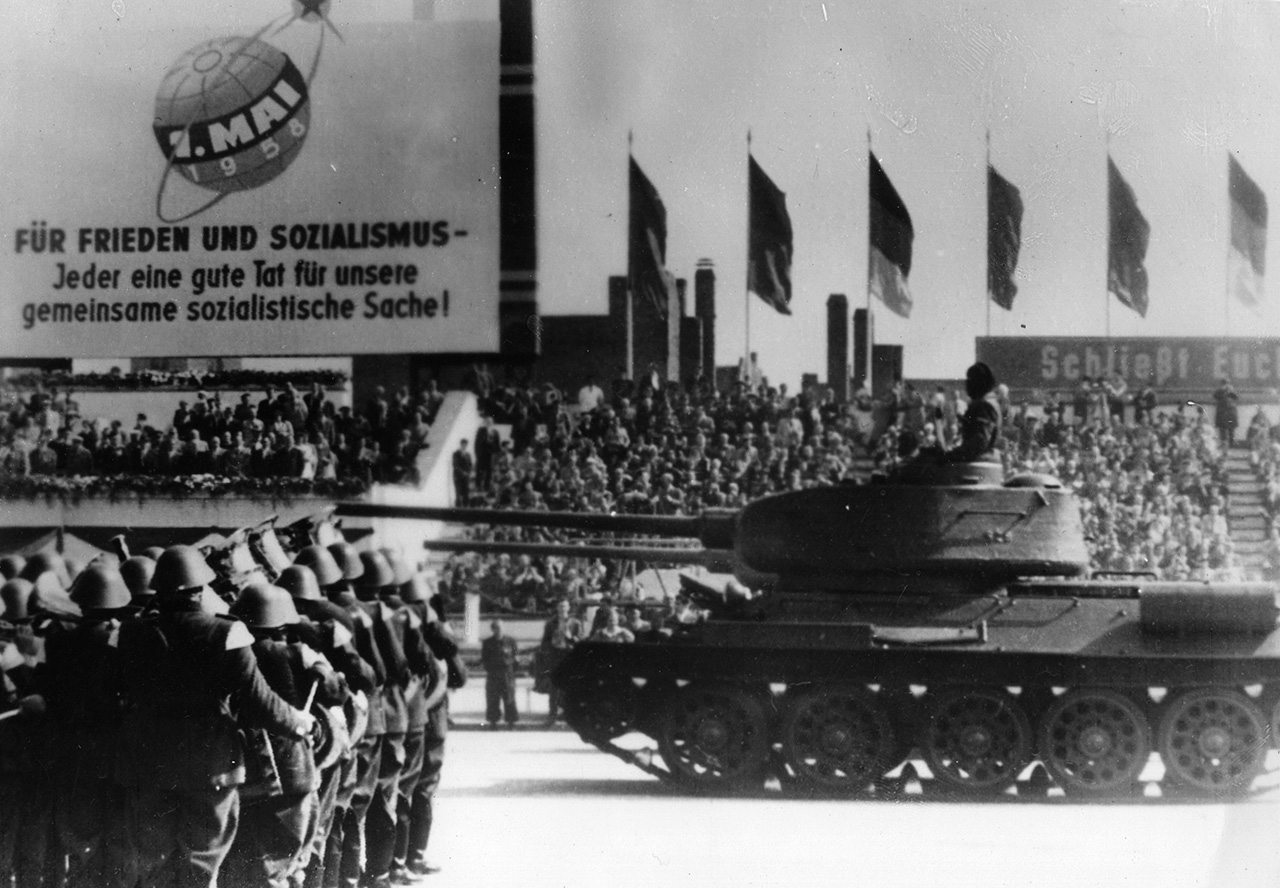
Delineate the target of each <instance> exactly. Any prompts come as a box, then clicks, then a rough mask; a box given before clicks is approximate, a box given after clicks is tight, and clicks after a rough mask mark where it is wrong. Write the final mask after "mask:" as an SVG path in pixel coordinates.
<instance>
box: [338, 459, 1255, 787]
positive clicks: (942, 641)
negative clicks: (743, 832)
mask: <svg viewBox="0 0 1280 888" xmlns="http://www.w3.org/2000/svg"><path fill="white" fill-rule="evenodd" d="M338 514H340V515H342V514H345V515H353V516H356V515H362V516H389V515H398V516H402V517H412V518H424V519H433V520H446V521H457V522H465V523H475V524H489V525H496V524H516V525H537V526H543V527H562V528H580V529H584V530H590V531H595V532H605V531H620V532H623V533H628V534H637V533H639V534H651V535H655V536H662V537H677V538H688V539H689V544H690V545H695V544H694V543H693V540H697V541H698V544H697V547H696V548H692V549H678V548H671V547H670V546H671V543H669V542H668V543H667V545H666V546H665V547H664V546H660V545H659V544H658V543H657V542H655V543H654V544H653V545H644V546H634V545H633V546H626V547H619V546H606V545H598V544H597V545H573V544H535V543H477V542H469V541H452V542H448V541H442V542H441V543H436V544H429V545H432V546H433V547H434V548H454V549H462V548H466V549H480V550H486V549H487V550H490V551H508V552H526V553H531V554H535V553H552V552H555V553H561V554H566V555H580V556H595V557H599V556H602V555H604V556H613V557H627V558H638V559H640V560H643V561H650V562H665V563H679V562H684V563H701V564H708V565H713V566H714V565H727V566H729V567H731V568H732V570H733V572H734V574H735V575H736V577H737V578H738V580H737V581H733V582H730V583H729V584H728V585H727V586H724V587H722V588H720V591H717V590H716V587H715V584H711V583H704V582H700V581H699V580H698V579H697V578H696V577H695V578H692V579H689V580H687V581H686V582H685V583H684V584H683V585H684V586H685V588H686V591H687V592H688V593H690V594H692V595H693V596H694V597H695V599H696V600H697V602H698V604H699V605H700V606H701V608H702V613H701V615H700V616H699V617H698V618H696V619H695V620H694V621H692V622H680V621H668V622H667V623H665V625H663V626H662V627H661V629H658V630H655V631H654V632H652V633H650V634H649V635H648V636H647V637H642V638H640V639H638V640H637V642H636V643H634V644H616V643H608V642H599V641H584V642H581V643H579V644H578V645H577V646H576V647H575V648H574V649H573V650H572V652H571V653H570V654H569V655H568V657H567V658H566V659H565V660H564V661H563V662H562V664H561V665H560V666H559V668H558V669H557V670H556V672H555V674H554V676H553V680H554V682H555V684H556V685H557V686H558V687H559V688H560V689H561V690H562V692H563V697H564V701H565V703H564V706H565V717H566V720H567V721H568V723H569V724H570V725H571V726H572V727H573V728H574V729H575V730H576V731H577V732H578V733H579V735H580V736H581V737H582V738H583V739H584V740H586V741H588V742H590V743H592V744H594V745H596V746H598V747H600V748H601V749H604V750H606V751H608V752H611V753H613V754H615V755H618V756H620V757H622V758H623V759H625V760H627V761H629V762H631V763H632V764H635V765H637V766H639V767H641V768H643V769H644V770H646V771H648V772H650V773H653V774H656V775H658V776H660V777H662V778H663V779H667V780H672V781H676V782H678V783H681V784H684V785H686V786H689V787H694V788H716V787H721V788H729V787H733V788H741V787H750V786H761V785H763V784H764V782H765V781H767V780H768V779H769V778H770V777H774V778H776V779H777V780H778V781H780V783H781V784H782V786H783V787H784V788H796V789H800V790H804V791H808V792H822V793H849V794H870V795H876V794H882V795H884V794H894V793H896V792H898V791H901V790H902V789H903V788H904V786H906V787H907V788H910V789H911V790H912V791H915V789H916V783H915V779H914V778H915V777H923V779H922V780H921V784H920V785H921V787H924V788H927V790H928V791H929V792H932V791H934V790H935V789H939V790H940V789H952V790H958V791H961V792H968V793H992V792H1002V791H1011V790H1010V788H1011V787H1015V786H1016V787H1017V789H1016V792H1017V793H1019V794H1030V795H1040V796H1043V795H1045V794H1046V793H1047V792H1049V791H1050V790H1051V788H1052V787H1053V786H1056V787H1059V788H1060V789H1061V790H1062V791H1064V792H1065V793H1066V794H1068V795H1072V796H1077V797H1105V796H1133V797H1145V796H1155V795H1163V796H1168V795H1170V794H1185V795H1213V796H1221V795H1227V794H1241V793H1245V792H1247V791H1249V790H1250V789H1251V788H1257V785H1258V783H1259V782H1260V781H1256V780H1255V778H1257V777H1258V776H1259V775H1260V774H1261V773H1262V772H1263V770H1264V767H1265V765H1266V760H1267V758H1268V753H1269V750H1270V749H1271V748H1272V746H1273V745H1274V744H1275V739H1274V738H1275V737H1276V735H1277V728H1278V727H1280V725H1278V724H1277V722H1278V721H1280V632H1277V630H1276V622H1277V613H1278V611H1277V603H1276V593H1277V591H1280V590H1278V589H1277V588H1276V587H1275V586H1273V585H1272V584H1269V583H1205V582H1161V581H1157V580H1155V579H1152V578H1150V577H1147V576H1135V575H1105V576H1103V575H1099V576H1089V575H1088V570H1087V560H1088V559H1087V551H1086V547H1085V540H1084V534H1083V529H1082V524H1081V520H1080V514H1079V509H1078V506H1077V504H1076V502H1075V499H1074V497H1073V495H1072V494H1071V493H1070V492H1069V491H1066V490H1064V489H1062V487H1061V485H1060V484H1059V483H1058V482H1057V481H1056V480H1054V479H1052V478H1048V477H1045V476H1020V477H1015V478H1011V479H1010V480H1008V481H1003V480H1002V479H1001V477H1000V475H999V470H998V467H997V466H987V465H983V464H970V465H962V466H954V467H947V468H944V469H942V470H937V469H934V470H929V471H925V472H921V473H920V474H919V475H917V476H916V477H909V476H900V477H898V478H895V479H891V480H889V481H887V482H886V483H872V484H867V485H857V486H853V485H851V486H838V487H828V488H819V489H812V490H804V491H798V492H792V493H783V494H778V495H774V496H769V497H765V498H762V499H760V500H757V501H755V502H752V503H751V504H749V505H747V506H746V507H745V508H743V509H741V510H739V511H713V512H708V513H706V514H703V515H701V516H697V517H679V516H634V515H590V514H581V513H563V512H510V511H490V510H477V509H429V508H396V507H383V506H373V505H365V504H346V505H342V506H340V507H339V509H338ZM750 590H754V591H750ZM686 619H687V618H686ZM636 732H638V733H639V734H642V735H645V736H646V737H648V738H651V741H656V747H657V748H656V750H654V749H653V748H652V743H651V744H650V745H649V746H648V747H642V748H639V749H636V748H635V746H636V744H635V742H633V741H634V737H633V738H632V739H631V740H629V741H627V743H625V744H622V745H620V744H619V743H617V742H616V741H617V739H618V738H621V737H622V736H623V735H626V734H633V733H636ZM655 752H656V753H658V755H655V754H654V753H655ZM1153 752H1155V753H1158V757H1159V761H1160V762H1161V763H1162V765H1163V768H1162V769H1161V768H1160V767H1154V766H1153V765H1154V762H1153V761H1152V758H1153V757H1152V753H1153ZM920 760H923V762H924V764H925V765H926V766H927V773H924V772H921V771H920V769H919V768H918V764H917V763H918V762H919V761H920ZM906 761H909V763H908V764H906V765H905V766H904V765H903V763H904V762H906ZM1036 762H1039V763H1040V764H1042V765H1043V770H1041V769H1040V768H1038V767H1032V766H1033V765H1034V764H1035V763H1036ZM900 766H901V770H899V768H900ZM1161 771H1163V776H1162V777H1161V776H1160V774H1161ZM1144 772H1145V773H1144ZM1046 773H1047V776H1048V778H1049V779H1048V780H1046V779H1045V777H1046ZM889 775H892V779H891V778H890V776H889ZM913 775H914V776H913ZM1140 775H1142V781H1140ZM1157 780H1158V784H1157V785H1158V787H1159V790H1158V791H1156V790H1154V789H1152V788H1151V784H1152V783H1155V782H1156V781H1157ZM1261 782H1265V781H1261ZM1052 794H1054V795H1056V794H1057V793H1052Z"/></svg>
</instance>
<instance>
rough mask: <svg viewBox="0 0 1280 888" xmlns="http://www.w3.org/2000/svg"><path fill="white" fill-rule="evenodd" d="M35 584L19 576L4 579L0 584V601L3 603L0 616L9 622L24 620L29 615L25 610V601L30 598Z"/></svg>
mask: <svg viewBox="0 0 1280 888" xmlns="http://www.w3.org/2000/svg"><path fill="white" fill-rule="evenodd" d="M34 589H35V586H33V585H32V584H31V581H30V580H24V579H21V578H19V577H14V578H13V579H10V580H6V581H5V584H4V585H3V586H0V602H2V603H3V604H4V610H3V611H0V616H3V617H4V618H5V619H6V620H9V621H11V622H17V621H18V620H25V619H26V618H27V617H29V616H30V615H31V613H30V611H28V610H27V602H28V601H30V600H31V593H32V591H34Z"/></svg>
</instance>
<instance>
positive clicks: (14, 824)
mask: <svg viewBox="0 0 1280 888" xmlns="http://www.w3.org/2000/svg"><path fill="white" fill-rule="evenodd" d="M34 589H35V587H34V584H33V583H32V582H31V581H30V580H27V579H24V578H21V577H15V578H13V579H11V580H9V581H7V582H6V583H5V584H4V585H3V586H2V587H0V601H3V604H4V612H3V618H4V621H3V622H2V623H0V629H2V630H3V637H0V711H3V712H4V713H5V714H6V715H7V718H6V720H5V721H4V722H0V884H4V885H6V886H7V885H8V879H9V877H10V874H12V875H14V876H16V878H17V884H18V885H21V886H24V888H25V886H28V885H33V886H38V885H40V884H41V880H42V879H43V876H44V873H43V871H42V870H43V864H44V850H45V843H46V841H47V837H48V832H47V830H48V826H49V817H48V813H49V812H48V804H47V799H48V793H47V792H44V791H43V790H44V787H45V786H47V780H48V774H47V772H46V768H47V764H46V762H45V761H44V759H45V757H44V756H43V755H42V754H41V751H42V748H43V746H44V745H45V729H44V728H45V726H44V722H45V719H44V705H43V704H44V701H43V699H42V698H41V697H39V696H38V695H37V694H35V689H36V688H35V681H36V666H37V663H38V661H39V659H40V658H41V656H42V654H41V651H42V642H41V640H40V639H38V638H37V637H36V635H35V633H34V632H33V630H32V626H31V611H30V601H31V598H32V597H33V594H34Z"/></svg>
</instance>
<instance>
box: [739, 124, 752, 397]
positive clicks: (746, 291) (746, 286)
mask: <svg viewBox="0 0 1280 888" xmlns="http://www.w3.org/2000/svg"><path fill="white" fill-rule="evenodd" d="M746 272H747V274H746V279H745V281H744V282H743V287H742V295H743V296H744V297H745V298H744V309H745V311H744V317H745V318H746V351H745V353H744V354H743V356H742V368H743V371H744V373H745V374H746V377H747V387H748V390H750V386H751V382H752V380H753V379H754V377H753V375H752V373H751V370H752V367H751V127H747V262H746Z"/></svg>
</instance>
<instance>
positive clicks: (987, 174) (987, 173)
mask: <svg viewBox="0 0 1280 888" xmlns="http://www.w3.org/2000/svg"><path fill="white" fill-rule="evenodd" d="M982 174H983V176H985V177H986V179H987V293H986V302H987V338H988V339H990V338H991V127H987V168H986V169H985V170H983V171H982Z"/></svg>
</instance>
